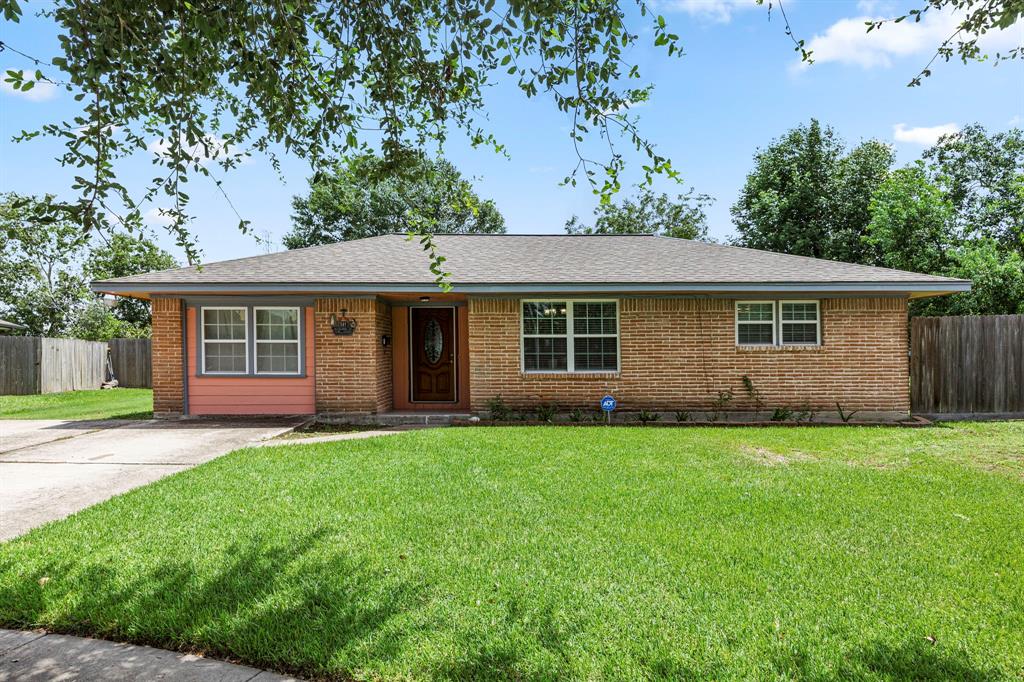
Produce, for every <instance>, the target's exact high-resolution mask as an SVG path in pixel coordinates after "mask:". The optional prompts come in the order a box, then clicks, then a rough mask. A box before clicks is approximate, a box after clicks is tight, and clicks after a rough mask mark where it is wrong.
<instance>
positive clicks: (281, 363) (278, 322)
mask: <svg viewBox="0 0 1024 682" xmlns="http://www.w3.org/2000/svg"><path fill="white" fill-rule="evenodd" d="M253 313H254V315H255V318H256V334H255V339H256V374H298V373H299V309H298V308H253Z"/></svg>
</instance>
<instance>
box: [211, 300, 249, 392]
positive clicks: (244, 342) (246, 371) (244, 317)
mask: <svg viewBox="0 0 1024 682" xmlns="http://www.w3.org/2000/svg"><path fill="white" fill-rule="evenodd" d="M207 310H241V311H242V323H243V327H244V329H245V338H244V339H207V338H206V311H207ZM208 343H241V344H242V345H243V346H245V369H244V370H242V371H241V372H213V371H209V370H207V369H206V344H208ZM199 353H200V356H201V357H202V360H203V363H202V364H203V374H209V375H211V376H232V377H233V376H246V375H247V374H249V308H248V307H246V306H230V305H224V306H203V307H202V308H200V311H199Z"/></svg>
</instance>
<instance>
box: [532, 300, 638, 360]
mask: <svg viewBox="0 0 1024 682" xmlns="http://www.w3.org/2000/svg"><path fill="white" fill-rule="evenodd" d="M561 301H565V306H566V311H565V314H566V324H565V334H530V335H527V334H526V328H525V325H524V320H523V304H524V303H559V302H561ZM575 303H614V304H615V333H614V334H580V335H579V336H580V338H581V339H587V338H614V339H615V340H616V341H615V369H580V370H577V369H576V353H575V345H574V343H573V339H574V338H575V337H576V333H575V332H576V330H575V320H576V315H575V310H574V309H573V304H575ZM619 308H620V306H619V300H618V299H615V298H586V299H583V298H580V299H565V298H561V299H560V298H557V297H553V296H552V297H548V298H523V299H520V300H519V310H518V314H519V370H520V371H521V372H522V373H523V374H618V373H619V372H620V371H621V369H622V335H621V333H620V332H621V315H620V311H619ZM563 337H564V338H565V350H566V361H565V362H566V369H526V339H527V338H531V339H561V338H563Z"/></svg>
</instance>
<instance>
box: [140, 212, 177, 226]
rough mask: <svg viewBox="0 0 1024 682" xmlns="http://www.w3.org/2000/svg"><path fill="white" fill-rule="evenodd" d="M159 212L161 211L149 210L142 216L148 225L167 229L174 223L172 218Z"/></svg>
mask: <svg viewBox="0 0 1024 682" xmlns="http://www.w3.org/2000/svg"><path fill="white" fill-rule="evenodd" d="M160 210H161V209H159V208H151V209H149V210H148V211H146V214H145V215H144V216H143V217H144V218H145V219H146V222H147V223H149V224H150V225H162V226H163V227H167V226H168V225H170V224H171V223H173V222H174V219H173V218H171V217H170V216H168V215H164V214H162V213H161V212H160Z"/></svg>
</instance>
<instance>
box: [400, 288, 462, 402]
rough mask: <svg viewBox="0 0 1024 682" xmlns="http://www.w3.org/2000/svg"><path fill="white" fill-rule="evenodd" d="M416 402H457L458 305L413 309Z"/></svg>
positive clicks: (410, 325)
mask: <svg viewBox="0 0 1024 682" xmlns="http://www.w3.org/2000/svg"><path fill="white" fill-rule="evenodd" d="M409 310H410V311H411V319H410V320H409V327H410V329H411V330H412V339H411V345H410V348H409V354H410V355H411V358H410V363H409V364H410V367H411V368H412V399H413V402H455V308H410V309H409Z"/></svg>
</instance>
